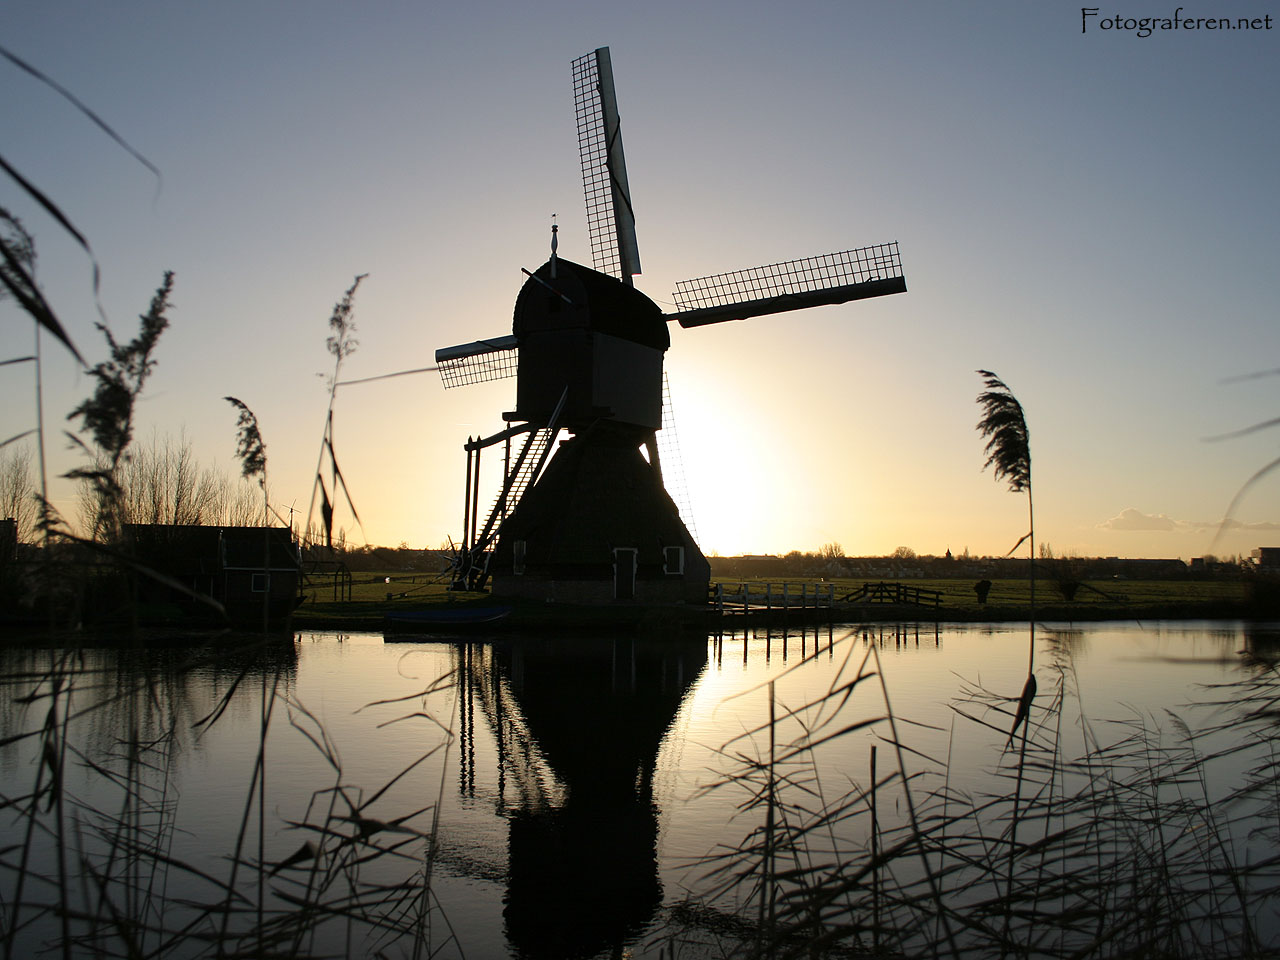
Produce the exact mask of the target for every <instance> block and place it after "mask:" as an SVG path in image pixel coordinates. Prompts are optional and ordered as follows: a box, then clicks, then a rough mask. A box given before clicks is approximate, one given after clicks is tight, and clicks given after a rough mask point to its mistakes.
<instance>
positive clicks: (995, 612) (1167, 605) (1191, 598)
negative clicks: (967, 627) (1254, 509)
mask: <svg viewBox="0 0 1280 960" xmlns="http://www.w3.org/2000/svg"><path fill="white" fill-rule="evenodd" d="M764 579H766V580H767V581H768V582H771V583H776V584H781V583H784V582H786V583H791V584H795V585H797V587H798V585H799V584H801V583H805V584H812V583H813V582H814V580H813V578H805V577H795V578H786V577H779V578H772V577H770V578H764ZM712 582H713V583H716V582H722V583H724V584H726V585H729V584H737V583H742V582H744V581H743V579H742V578H738V577H714V578H712ZM746 582H752V581H751V580H747V581H746ZM876 582H878V581H875V580H869V579H867V578H863V577H859V578H847V579H846V578H832V579H829V580H823V581H821V583H822V584H823V586H824V588H825V587H826V586H827V585H828V584H829V585H831V586H833V587H834V588H835V592H836V596H837V598H838V597H840V596H841V595H842V594H846V593H849V592H851V591H853V590H856V589H858V588H859V587H861V586H862V585H863V584H865V583H876ZM902 582H903V583H905V584H906V585H907V586H910V587H918V588H920V589H921V590H931V591H937V592H938V593H940V594H941V595H942V608H941V613H942V616H943V618H944V619H945V617H946V615H947V613H948V612H959V613H965V614H983V615H986V616H990V617H992V618H993V619H1000V618H1002V616H1004V614H1005V613H1006V612H1007V611H1019V615H1022V616H1025V611H1026V609H1027V608H1029V607H1030V604H1031V585H1030V581H1028V580H1026V579H1008V580H992V581H991V592H990V594H989V595H988V597H987V602H986V603H985V604H980V603H978V597H977V594H976V593H975V592H974V589H973V586H974V584H975V583H976V582H977V581H975V580H973V579H971V578H966V579H955V580H951V579H911V580H904V581H902ZM1247 596H1248V584H1247V583H1245V582H1244V581H1238V580H1086V581H1083V586H1082V587H1081V588H1080V589H1079V591H1078V592H1077V593H1076V597H1075V599H1074V600H1072V601H1070V602H1068V601H1065V600H1063V599H1062V596H1061V594H1060V593H1059V592H1058V590H1057V587H1056V585H1055V584H1054V582H1053V581H1052V580H1047V579H1044V578H1041V579H1040V580H1039V581H1038V583H1037V587H1036V599H1037V606H1038V607H1044V608H1045V609H1047V610H1049V611H1052V615H1053V616H1054V617H1055V618H1056V617H1059V616H1066V615H1067V614H1068V613H1069V612H1070V611H1073V610H1079V611H1080V612H1081V613H1083V614H1089V613H1090V612H1097V611H1101V610H1107V611H1112V612H1114V613H1115V615H1117V616H1119V617H1125V616H1143V615H1147V616H1150V615H1152V614H1158V613H1161V612H1163V613H1164V614H1165V615H1167V614H1168V612H1169V611H1170V610H1185V611H1187V613H1185V614H1183V615H1189V616H1194V615H1195V612H1194V611H1195V608H1197V607H1203V608H1204V611H1205V613H1204V615H1206V616H1207V615H1213V611H1214V608H1215V607H1221V606H1224V605H1232V604H1240V603H1242V602H1244V601H1245V599H1246V598H1247Z"/></svg>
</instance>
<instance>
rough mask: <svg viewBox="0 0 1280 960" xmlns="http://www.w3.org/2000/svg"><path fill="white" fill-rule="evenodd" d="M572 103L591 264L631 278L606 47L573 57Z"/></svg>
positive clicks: (632, 229)
mask: <svg viewBox="0 0 1280 960" xmlns="http://www.w3.org/2000/svg"><path fill="white" fill-rule="evenodd" d="M573 105H574V111H575V112H576V114H577V118H578V153H579V155H580V157H581V159H582V189H583V191H584V193H585V194H586V199H587V234H588V236H589V238H590V241H591V259H592V265H593V266H594V267H595V268H596V269H597V270H599V271H600V272H601V273H607V274H609V275H610V276H612V277H616V278H617V279H619V280H622V281H623V282H625V283H630V282H631V277H632V276H633V275H635V274H637V273H639V272H640V250H639V248H638V247H637V246H636V218H635V214H634V213H633V212H632V209H631V191H630V188H629V187H628V186H627V164H626V160H625V159H624V157H623V154H622V131H621V128H620V125H619V121H618V102H617V98H616V97H615V95H614V91H613V66H612V64H611V62H610V59H609V48H608V47H601V48H600V49H598V50H595V51H593V52H592V53H588V54H587V55H586V56H583V57H579V58H578V59H577V60H575V61H573Z"/></svg>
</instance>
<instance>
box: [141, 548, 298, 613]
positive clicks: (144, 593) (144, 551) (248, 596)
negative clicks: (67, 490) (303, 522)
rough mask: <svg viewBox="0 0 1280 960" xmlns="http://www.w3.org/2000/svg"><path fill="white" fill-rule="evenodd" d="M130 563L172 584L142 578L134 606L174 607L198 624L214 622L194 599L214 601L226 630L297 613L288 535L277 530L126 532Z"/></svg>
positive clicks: (295, 569) (210, 610)
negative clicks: (264, 615)
mask: <svg viewBox="0 0 1280 960" xmlns="http://www.w3.org/2000/svg"><path fill="white" fill-rule="evenodd" d="M126 535H127V539H128V542H129V546H130V548H131V549H132V554H133V558H134V559H135V560H137V561H138V563H139V564H141V565H142V566H144V567H147V568H149V569H150V570H153V571H155V572H156V573H158V574H161V575H162V576H163V577H165V578H167V579H168V580H170V581H173V583H165V582H164V581H163V580H161V579H158V578H154V577H148V576H145V575H144V576H141V577H139V578H138V600H139V602H140V603H144V604H151V605H157V604H159V605H165V606H176V607H178V608H179V609H180V610H181V612H182V613H183V614H186V615H188V616H192V617H195V618H197V619H209V618H210V617H213V616H216V614H215V611H214V608H213V607H211V606H210V605H208V604H204V603H202V602H201V601H200V600H199V599H198V597H208V598H210V599H212V600H215V601H217V602H218V603H219V604H221V605H222V607H223V609H225V610H226V613H227V618H228V619H229V620H230V621H231V622H233V623H257V622H260V620H261V618H262V607H263V603H264V598H265V602H266V605H267V612H268V616H269V618H270V619H272V620H280V619H283V618H284V617H286V616H287V615H288V614H289V613H290V612H292V611H293V609H294V608H295V607H296V606H297V605H298V595H299V594H298V590H299V583H300V571H301V567H300V563H299V555H298V547H297V544H296V543H295V542H294V539H293V532H292V531H291V530H286V529H285V528H283V527H220V526H203V525H174V524H130V525H129V526H127V527H126Z"/></svg>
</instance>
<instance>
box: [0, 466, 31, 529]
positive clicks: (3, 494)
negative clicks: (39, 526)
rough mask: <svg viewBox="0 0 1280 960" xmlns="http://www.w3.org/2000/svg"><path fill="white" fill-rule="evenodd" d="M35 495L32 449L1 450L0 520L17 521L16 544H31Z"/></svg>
mask: <svg viewBox="0 0 1280 960" xmlns="http://www.w3.org/2000/svg"><path fill="white" fill-rule="evenodd" d="M35 494H36V485H35V480H34V479H33V478H32V475H31V449H30V448H29V447H27V446H25V445H20V444H11V445H10V446H8V447H5V448H4V449H3V450H0V519H5V520H15V521H17V525H18V542H19V543H24V542H26V541H28V540H30V539H31V535H32V533H33V532H34V528H35V520H36V497H35Z"/></svg>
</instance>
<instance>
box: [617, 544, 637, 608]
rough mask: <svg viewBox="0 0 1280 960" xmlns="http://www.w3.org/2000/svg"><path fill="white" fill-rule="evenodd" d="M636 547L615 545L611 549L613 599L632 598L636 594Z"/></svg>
mask: <svg viewBox="0 0 1280 960" xmlns="http://www.w3.org/2000/svg"><path fill="white" fill-rule="evenodd" d="M636 553H637V551H636V548H635V547H615V548H614V551H613V599H615V600H634V599H635V596H636Z"/></svg>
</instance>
